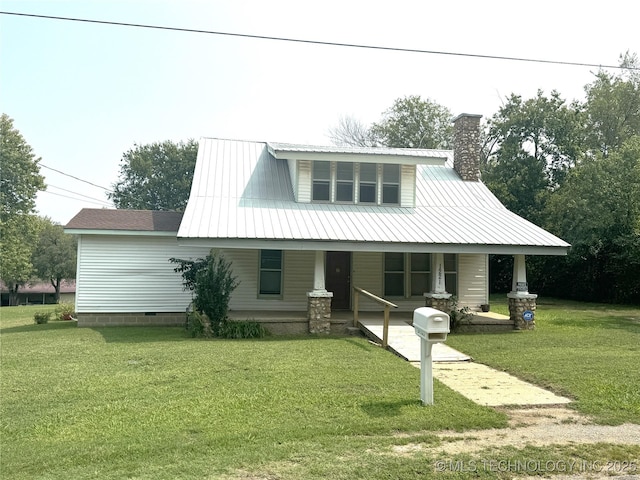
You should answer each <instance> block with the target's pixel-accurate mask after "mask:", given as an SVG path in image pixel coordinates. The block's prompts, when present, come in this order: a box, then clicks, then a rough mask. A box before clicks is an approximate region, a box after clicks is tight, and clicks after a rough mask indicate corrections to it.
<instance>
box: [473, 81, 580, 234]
mask: <svg viewBox="0 0 640 480" xmlns="http://www.w3.org/2000/svg"><path fill="white" fill-rule="evenodd" d="M579 126H580V109H579V106H578V105H577V104H573V105H570V106H567V105H566V104H565V101H564V100H563V99H562V98H560V95H559V94H558V93H557V92H555V91H554V92H551V96H550V97H546V96H545V95H544V94H543V92H542V91H538V93H537V95H536V97H534V98H531V99H528V100H523V99H522V97H520V96H518V95H511V96H510V97H509V98H508V100H507V102H506V103H505V105H504V106H503V107H502V108H500V110H499V111H498V113H497V114H495V115H494V116H493V117H492V118H491V119H489V121H488V133H487V136H486V143H485V152H484V157H485V158H484V163H483V166H482V179H483V181H484V183H485V184H486V185H487V186H488V187H489V188H490V189H491V191H492V192H493V193H494V194H495V195H496V196H497V197H498V198H499V199H500V201H501V202H502V203H503V204H504V205H505V206H506V207H507V208H508V209H509V210H511V211H513V212H515V213H517V214H518V215H521V216H523V217H525V218H527V219H528V220H530V221H532V222H534V223H538V224H541V223H542V220H543V218H542V217H543V211H544V207H545V204H546V201H547V200H548V198H549V194H550V192H551V191H553V190H554V189H555V188H557V187H558V186H559V185H561V184H562V183H563V181H564V178H565V176H566V174H567V172H568V171H569V169H570V168H571V167H572V166H573V165H574V164H575V163H576V159H577V158H578V157H579V155H580V150H579V148H578V146H579V144H580V142H579V139H580V135H581V134H580V129H579Z"/></svg>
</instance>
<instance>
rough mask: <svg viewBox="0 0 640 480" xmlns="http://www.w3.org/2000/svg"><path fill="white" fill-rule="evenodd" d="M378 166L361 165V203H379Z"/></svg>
mask: <svg viewBox="0 0 640 480" xmlns="http://www.w3.org/2000/svg"><path fill="white" fill-rule="evenodd" d="M377 187H378V165H376V164H375V163H361V164H360V187H359V191H358V197H359V198H358V201H359V203H377V201H378V188H377Z"/></svg>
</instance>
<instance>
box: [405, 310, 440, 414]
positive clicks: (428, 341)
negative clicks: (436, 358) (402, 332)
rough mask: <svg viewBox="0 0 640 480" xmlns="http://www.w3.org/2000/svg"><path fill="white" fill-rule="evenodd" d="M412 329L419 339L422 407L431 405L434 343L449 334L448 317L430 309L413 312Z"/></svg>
mask: <svg viewBox="0 0 640 480" xmlns="http://www.w3.org/2000/svg"><path fill="white" fill-rule="evenodd" d="M413 328H414V330H415V332H416V335H418V337H420V399H421V400H422V403H423V405H433V359H432V357H431V349H432V347H433V344H434V343H440V342H444V341H445V340H446V339H447V334H448V333H449V315H447V314H446V313H444V312H441V311H440V310H436V309H435V308H431V307H421V308H416V309H415V310H414V311H413Z"/></svg>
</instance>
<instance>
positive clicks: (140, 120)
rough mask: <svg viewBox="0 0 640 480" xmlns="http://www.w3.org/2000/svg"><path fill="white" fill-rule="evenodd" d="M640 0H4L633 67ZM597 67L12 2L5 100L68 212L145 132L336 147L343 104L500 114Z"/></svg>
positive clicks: (96, 192)
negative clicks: (418, 103)
mask: <svg viewBox="0 0 640 480" xmlns="http://www.w3.org/2000/svg"><path fill="white" fill-rule="evenodd" d="M633 3H634V2H630V1H628V0H609V1H607V2H601V1H597V2H596V1H593V0H583V1H572V0H553V1H549V0H537V1H536V2H515V1H512V0H504V1H502V0H484V1H481V2H480V1H477V0H476V1H474V0H457V1H439V2H435V1H431V0H411V1H409V0H394V1H393V2H391V1H379V0H364V1H360V0H340V1H335V0H322V1H316V0H306V1H299V0H298V1H295V0H292V1H284V0H271V1H266V0H153V1H152V0H126V1H124V0H110V1H105V0H66V1H59V0H46V1H44V0H42V1H32V0H19V1H17V0H2V1H0V10H1V11H4V12H19V13H29V14H35V15H47V16H59V17H72V18H82V19H91V20H102V21H110V22H120V23H135V24H145V25H158V26H165V27H177V28H183V29H194V30H207V31H216V32H228V33H238V34H248V35H257V36H269V37H281V38H293V39H302V40H315V41H321V42H335V43H350V44H360V45H374V46H384V47H396V48H403V49H417V50H427V51H431V52H448V53H462V54H471V55H484V56H501V57H518V58H527V59H540V60H549V61H559V62H575V63H588V64H594V65H618V64H619V56H620V54H622V53H624V52H626V51H631V52H636V53H640V34H639V33H638V24H637V19H638V12H637V10H636V9H635V8H634V7H633V6H632V5H633ZM597 70H598V67H592V66H570V65H556V64H546V63H537V62H519V61H508V60H497V59H487V58H477V57H469V56H462V55H444V54H427V53H409V52H397V51H396V52H394V51H384V50H372V49H360V48H348V47H336V46H327V45H314V44H307V43H293V42H283V41H275V40H264V39H252V38H245V37H235V36H225V35H212V34H203V33H187V32H178V31H171V30H158V29H146V28H134V27H124V26H113V25H103V24H95V23H81V22H72V21H63V20H50V19H40V18H32V17H18V16H13V15H2V14H0V111H1V112H3V113H6V114H8V115H9V116H10V117H11V118H13V120H14V127H15V128H16V129H18V130H19V131H20V133H21V134H22V135H23V137H24V138H25V140H26V141H27V143H29V145H31V147H32V148H33V151H34V153H35V155H36V156H37V157H40V158H41V161H40V164H41V173H42V174H43V175H44V176H45V182H46V183H47V185H48V187H47V191H44V192H40V193H39V194H38V198H37V213H38V214H39V215H42V216H48V217H50V218H51V219H52V220H53V221H55V222H57V223H60V224H63V225H64V224H66V223H67V222H68V221H69V220H70V219H71V218H72V217H73V216H74V215H75V214H77V213H78V212H79V211H80V210H81V209H82V208H102V207H109V206H111V208H113V205H112V204H111V203H110V202H109V201H108V199H107V197H106V192H107V191H108V190H110V189H111V188H113V185H114V183H116V182H117V181H118V178H119V172H120V167H121V165H122V163H121V159H122V156H123V154H124V153H125V152H126V151H128V150H129V149H131V148H134V147H135V145H145V144H149V143H153V142H162V141H165V140H171V141H175V142H178V141H186V140H188V139H191V138H194V139H198V138H200V137H216V138H229V139H238V140H255V141H274V142H289V143H305V144H314V145H329V144H330V139H329V138H328V131H329V129H330V128H332V127H335V126H336V125H337V124H338V121H339V118H340V117H341V116H352V117H354V118H356V119H358V120H359V121H361V122H362V123H365V124H370V123H371V122H374V121H379V120H380V118H381V115H382V113H383V112H384V111H385V110H387V109H388V108H389V107H391V105H392V104H393V102H394V100H396V99H398V98H401V97H404V96H407V95H419V96H421V97H422V98H425V99H427V98H428V99H431V100H433V101H435V102H437V103H439V104H441V105H443V106H445V107H447V108H449V109H450V110H451V112H452V113H453V114H454V115H458V114H460V113H474V114H481V115H483V117H484V118H485V119H486V118H489V117H491V116H493V115H494V114H495V113H496V112H497V111H498V110H499V108H500V106H501V105H502V104H503V102H504V101H505V99H506V98H507V97H508V96H509V95H511V94H517V95H521V96H522V97H523V98H531V97H533V96H535V94H536V92H537V90H538V89H541V90H543V91H544V92H545V93H549V92H551V91H552V90H557V91H558V92H560V94H561V96H562V98H564V99H565V100H567V101H571V100H583V99H584V86H585V85H587V84H589V83H590V82H592V81H593V80H594V73H595V72H597ZM609 71H612V72H615V70H609ZM56 170H57V171H56ZM59 172H62V173H59ZM72 177H76V178H72ZM87 182H88V183H87ZM68 197H72V198H68Z"/></svg>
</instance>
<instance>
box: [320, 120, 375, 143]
mask: <svg viewBox="0 0 640 480" xmlns="http://www.w3.org/2000/svg"><path fill="white" fill-rule="evenodd" d="M329 138H330V139H331V141H332V142H333V144H334V145H338V146H341V147H345V146H346V147H373V146H375V141H374V139H373V137H372V136H371V132H370V130H369V127H367V126H366V125H364V124H363V123H362V122H360V121H359V120H357V119H355V118H353V117H348V116H346V117H340V120H338V126H336V127H334V128H331V129H329Z"/></svg>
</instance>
